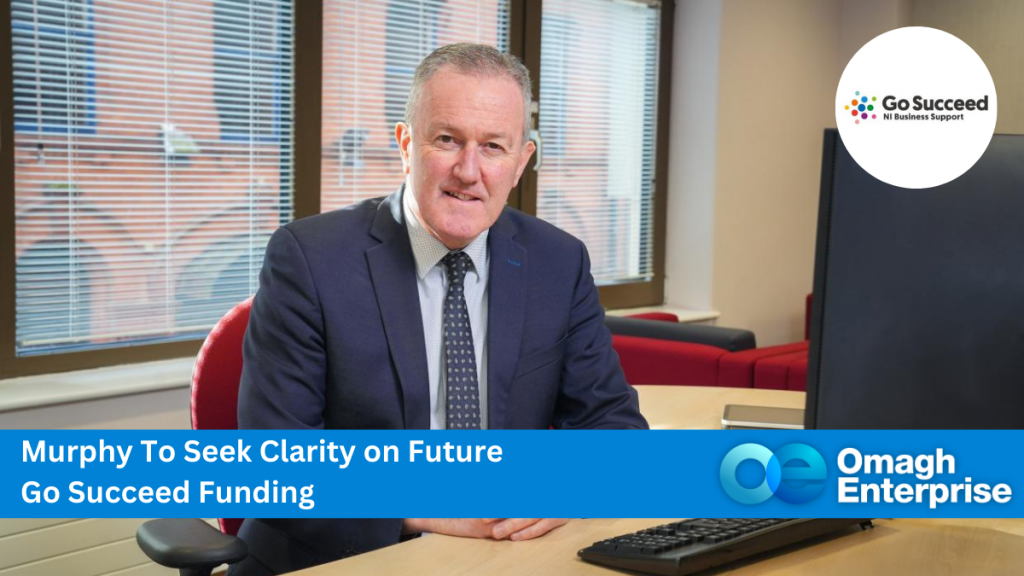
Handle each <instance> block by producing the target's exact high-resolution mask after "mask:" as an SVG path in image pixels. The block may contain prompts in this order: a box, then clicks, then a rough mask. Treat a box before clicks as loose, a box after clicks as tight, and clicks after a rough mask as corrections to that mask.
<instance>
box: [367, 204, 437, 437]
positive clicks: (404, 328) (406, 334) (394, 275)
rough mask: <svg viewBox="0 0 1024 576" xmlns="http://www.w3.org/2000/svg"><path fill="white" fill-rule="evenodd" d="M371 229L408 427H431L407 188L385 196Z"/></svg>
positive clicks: (377, 285)
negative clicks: (407, 222)
mask: <svg viewBox="0 0 1024 576" xmlns="http://www.w3.org/2000/svg"><path fill="white" fill-rule="evenodd" d="M370 234H371V235H372V236H373V237H374V238H376V239H377V240H380V244H378V245H377V246H374V247H372V248H370V249H368V250H367V251H366V261H367V265H368V266H369V268H370V279H371V281H372V282H373V291H374V294H375V295H376V297H377V306H378V307H379V308H380V314H381V319H382V320H383V322H384V334H385V337H386V338H387V341H388V348H389V349H390V350H391V358H392V361H393V362H394V365H395V369H396V370H397V371H398V379H399V381H400V383H401V389H402V410H403V416H404V418H405V427H406V428H407V429H425V428H430V380H429V378H428V374H427V352H426V344H424V340H423V320H422V317H421V315H420V299H419V292H418V291H417V289H416V261H415V259H414V257H413V254H412V246H411V245H410V244H409V236H408V232H407V231H406V229H405V224H404V220H403V218H402V190H399V191H398V192H395V193H394V194H392V195H391V196H389V197H388V198H386V199H385V200H384V201H383V202H381V204H380V207H379V208H378V210H377V215H376V216H375V217H374V220H373V225H372V227H371V229H370Z"/></svg>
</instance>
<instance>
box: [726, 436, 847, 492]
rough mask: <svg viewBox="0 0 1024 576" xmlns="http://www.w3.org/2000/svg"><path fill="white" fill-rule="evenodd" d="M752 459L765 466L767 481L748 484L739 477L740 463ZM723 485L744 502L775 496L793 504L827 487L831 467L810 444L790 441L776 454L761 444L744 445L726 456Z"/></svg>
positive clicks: (765, 479)
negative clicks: (827, 466) (752, 485)
mask: <svg viewBox="0 0 1024 576" xmlns="http://www.w3.org/2000/svg"><path fill="white" fill-rule="evenodd" d="M748 460H753V461H754V462H756V463H758V464H760V465H761V467H763V468H764V481H763V482H761V483H760V484H759V485H757V486H754V487H750V488H748V487H746V486H743V485H742V484H740V482H739V480H738V479H737V472H739V469H740V465H741V464H743V463H744V462H746V461H748ZM719 477H720V479H721V481H722V488H724V489H725V493H726V494H728V495H729V497H730V498H732V499H733V500H735V501H737V502H739V503H740V504H760V503H762V502H764V501H766V500H768V499H769V498H771V497H772V496H773V495H774V496H777V497H778V498H779V500H782V501H783V502H788V503H790V504H804V503H807V502H810V501H811V500H813V499H815V498H817V497H818V495H819V494H821V491H822V490H824V488H825V480H826V479H827V478H828V469H827V468H826V467H825V459H824V458H822V457H821V454H820V453H819V452H818V451H817V450H815V449H814V448H811V447H810V446H808V445H806V444H796V443H794V444H786V445H785V446H783V447H782V448H779V449H778V450H776V451H775V452H774V453H773V452H772V451H771V450H769V449H767V448H765V447H764V446H762V445H760V444H740V445H739V446H737V447H735V448H733V449H732V450H730V451H729V453H728V454H726V455H725V458H724V459H722V466H721V468H720V469H719Z"/></svg>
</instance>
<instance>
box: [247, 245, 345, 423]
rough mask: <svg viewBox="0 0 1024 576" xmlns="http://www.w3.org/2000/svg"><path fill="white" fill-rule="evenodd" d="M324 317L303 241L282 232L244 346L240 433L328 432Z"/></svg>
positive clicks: (270, 253) (270, 248) (271, 248)
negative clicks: (253, 430) (250, 430)
mask: <svg viewBox="0 0 1024 576" xmlns="http://www.w3.org/2000/svg"><path fill="white" fill-rule="evenodd" d="M323 335H324V326H323V314H322V313H321V310H320V302H319V299H318V297H317V293H316V287H315V286H314V284H313V277H312V275H311V274H310V270H309V266H308V264H307V262H306V257H305V255H304V254H303V252H302V250H301V248H300V247H299V243H298V241H297V240H296V239H295V236H294V235H292V233H291V231H289V230H288V229H287V228H284V227H282V228H279V229H278V230H277V232H275V233H274V235H273V236H272V237H271V238H270V242H269V243H268V244H267V250H266V256H265V257H264V260H263V270H262V271H261V272H260V288H259V290H258V291H257V292H256V296H255V298H253V302H252V311H251V312H250V314H249V328H248V329H247V330H246V333H245V341H244V344H243V347H242V357H243V362H242V381H241V384H240V385H239V390H238V427H239V428H263V429H271V428H284V429H291V430H294V429H317V428H323V427H324V418H323V411H324V405H325V386H326V372H327V357H326V353H325V351H324V336H323Z"/></svg>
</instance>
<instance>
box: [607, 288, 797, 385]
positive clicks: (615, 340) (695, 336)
mask: <svg viewBox="0 0 1024 576" xmlns="http://www.w3.org/2000/svg"><path fill="white" fill-rule="evenodd" d="M810 310H811V296H810V295H808V296H807V316H806V320H805V325H804V330H805V338H806V337H807V336H808V335H809V332H810ZM645 321H646V322H645ZM678 321H679V319H678V317H676V316H675V315H674V314H668V313H663V312H658V313H650V314H639V315H636V316H632V317H630V318H629V319H628V320H627V319H615V318H612V317H609V318H608V319H607V320H606V323H607V324H608V326H609V328H610V329H611V330H612V347H614V348H615V351H616V352H617V353H618V354H619V361H620V362H621V363H622V369H623V371H624V372H625V374H626V380H627V381H628V382H629V383H630V384H667V385H677V386H725V387H731V388H764V389H772V390H806V389H807V358H808V344H809V341H808V340H803V341H801V342H794V343H792V344H783V345H779V346H768V347H765V348H756V347H755V340H754V337H753V334H752V333H749V332H747V331H737V330H731V329H726V328H718V327H713V326H699V327H694V326H690V327H687V328H669V326H670V324H662V322H667V323H675V325H676V326H679V327H683V326H687V325H680V324H678ZM623 326H626V327H627V328H628V329H624V328H623ZM669 338H671V339H669Z"/></svg>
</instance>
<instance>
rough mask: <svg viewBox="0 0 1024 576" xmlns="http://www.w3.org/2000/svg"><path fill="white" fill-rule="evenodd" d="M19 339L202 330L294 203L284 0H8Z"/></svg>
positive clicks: (168, 335) (33, 348)
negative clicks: (12, 70)
mask: <svg viewBox="0 0 1024 576" xmlns="http://www.w3.org/2000/svg"><path fill="white" fill-rule="evenodd" d="M11 11H12V27H13V30H12V32H13V43H14V46H13V50H14V107H15V111H14V116H15V148H16V150H15V208H16V248H15V249H16V258H17V265H16V287H17V329H16V345H17V353H18V354H19V355H31V354H45V353H53V352H62V351H71V350H84V349H96V348H108V347H113V346H123V345H131V344H140V343H151V342H165V341H172V340H180V339H191V338H201V337H203V336H205V334H206V333H207V332H208V331H209V329H210V327H211V326H212V325H213V324H214V323H215V322H216V320H217V319H219V318H220V317H221V316H222V315H223V314H224V313H225V312H226V311H228V310H229V309H230V308H231V307H232V306H233V305H234V304H236V303H237V302H239V301H241V300H243V299H244V298H246V297H248V296H249V295H251V294H252V293H253V292H255V290H256V282H257V274H258V272H259V269H260V266H261V265H262V255H263V249H264V247H265V245H266V242H267V239H268V237H269V234H270V233H271V232H272V231H273V230H274V229H275V228H277V226H279V225H280V224H281V223H283V222H286V221H287V220H289V219H290V218H291V215H292V201H291V180H292V122H291V117H292V112H291V110H292V78H293V74H292V44H293V41H292V30H293V23H292V7H291V2H290V1H289V0H173V1H171V0H12V2H11Z"/></svg>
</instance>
